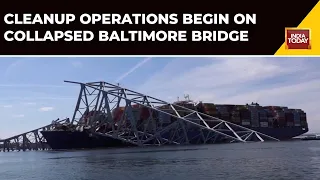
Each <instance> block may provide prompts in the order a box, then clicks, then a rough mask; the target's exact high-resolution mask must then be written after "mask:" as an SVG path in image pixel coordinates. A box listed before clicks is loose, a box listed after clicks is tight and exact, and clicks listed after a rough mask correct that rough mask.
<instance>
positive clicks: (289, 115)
mask: <svg viewBox="0 0 320 180" xmlns="http://www.w3.org/2000/svg"><path fill="white" fill-rule="evenodd" d="M285 119H286V122H293V120H294V115H293V113H285Z"/></svg>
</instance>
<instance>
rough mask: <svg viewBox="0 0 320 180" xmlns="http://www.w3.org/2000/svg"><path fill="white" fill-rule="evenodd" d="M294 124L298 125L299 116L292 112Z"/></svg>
mask: <svg viewBox="0 0 320 180" xmlns="http://www.w3.org/2000/svg"><path fill="white" fill-rule="evenodd" d="M293 121H294V124H300V114H299V113H298V112H296V111H294V112H293Z"/></svg>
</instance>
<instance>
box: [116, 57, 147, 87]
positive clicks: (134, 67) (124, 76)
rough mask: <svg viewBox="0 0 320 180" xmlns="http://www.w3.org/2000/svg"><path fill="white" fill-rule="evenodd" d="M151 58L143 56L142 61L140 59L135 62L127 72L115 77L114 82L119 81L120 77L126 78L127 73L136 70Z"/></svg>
mask: <svg viewBox="0 0 320 180" xmlns="http://www.w3.org/2000/svg"><path fill="white" fill-rule="evenodd" d="M151 59H152V58H145V59H143V60H142V61H140V62H139V63H138V64H136V65H135V66H133V67H132V68H131V69H129V70H128V71H127V72H125V73H124V74H122V75H121V76H119V77H118V78H117V79H116V82H120V81H121V80H122V79H124V78H126V77H127V76H128V75H129V74H131V73H133V72H134V71H136V70H137V69H138V68H140V67H141V66H142V65H144V64H145V63H147V62H148V61H150V60H151Z"/></svg>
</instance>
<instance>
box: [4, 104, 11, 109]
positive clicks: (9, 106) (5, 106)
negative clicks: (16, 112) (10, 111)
mask: <svg viewBox="0 0 320 180" xmlns="http://www.w3.org/2000/svg"><path fill="white" fill-rule="evenodd" d="M2 107H3V108H12V107H13V106H12V105H9V104H8V105H3V106H2Z"/></svg>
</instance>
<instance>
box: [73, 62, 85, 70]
mask: <svg viewBox="0 0 320 180" xmlns="http://www.w3.org/2000/svg"><path fill="white" fill-rule="evenodd" d="M71 65H72V66H73V67H75V68H81V67H82V66H83V64H82V62H80V61H72V62H71Z"/></svg>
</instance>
